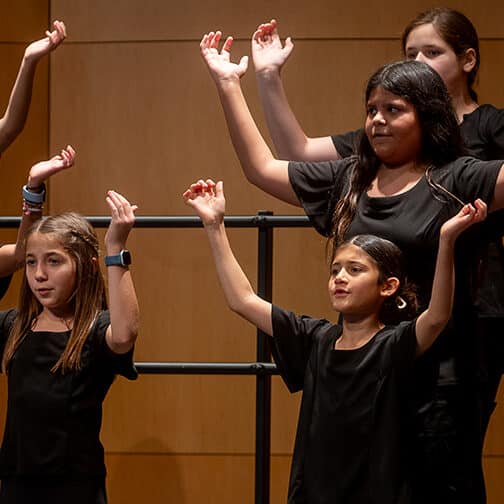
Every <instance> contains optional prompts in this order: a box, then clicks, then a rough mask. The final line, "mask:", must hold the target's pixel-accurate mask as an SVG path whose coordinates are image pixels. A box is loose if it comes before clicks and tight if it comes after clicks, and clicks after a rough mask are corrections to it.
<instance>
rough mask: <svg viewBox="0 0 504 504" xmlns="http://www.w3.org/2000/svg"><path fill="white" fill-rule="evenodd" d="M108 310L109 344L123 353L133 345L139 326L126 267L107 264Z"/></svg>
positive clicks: (137, 310)
mask: <svg viewBox="0 0 504 504" xmlns="http://www.w3.org/2000/svg"><path fill="white" fill-rule="evenodd" d="M107 275H108V292H109V312H110V329H111V334H110V339H109V345H110V347H111V349H112V350H113V351H114V352H116V353H125V352H127V351H129V350H131V348H132V347H133V345H134V343H135V341H136V338H137V335H138V327H139V319H140V310H139V307H138V300H137V296H136V292H135V287H134V284H133V279H132V277H131V272H130V271H129V269H128V268H125V267H122V266H108V267H107Z"/></svg>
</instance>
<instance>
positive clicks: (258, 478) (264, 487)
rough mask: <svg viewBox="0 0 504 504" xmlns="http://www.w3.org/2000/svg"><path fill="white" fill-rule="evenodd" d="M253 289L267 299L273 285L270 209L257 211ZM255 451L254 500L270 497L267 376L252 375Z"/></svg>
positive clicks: (260, 340)
mask: <svg viewBox="0 0 504 504" xmlns="http://www.w3.org/2000/svg"><path fill="white" fill-rule="evenodd" d="M258 215H259V217H258V219H259V226H258V252H257V293H258V294H259V296H261V297H262V298H263V299H266V300H267V301H271V299H272V290H273V289H272V286H273V229H272V228H271V227H269V226H267V225H265V224H264V219H261V216H263V215H273V212H268V211H260V212H258ZM267 339H268V336H267V335H266V334H265V333H263V332H262V331H260V330H259V329H258V330H257V362H269V361H270V360H271V353H270V350H269V346H268V341H267ZM255 444H256V451H255V504H269V501H270V496H269V494H270V452H271V376H270V375H268V374H262V375H261V374H258V375H257V377H256V438H255Z"/></svg>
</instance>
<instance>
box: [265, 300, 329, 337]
mask: <svg viewBox="0 0 504 504" xmlns="http://www.w3.org/2000/svg"><path fill="white" fill-rule="evenodd" d="M271 317H272V322H273V337H275V336H277V335H278V334H279V333H283V332H285V331H287V332H289V333H293V334H297V335H300V336H308V337H316V336H319V337H320V336H321V334H323V333H326V332H327V331H329V330H330V329H332V328H333V327H334V324H332V323H331V322H329V321H328V320H326V319H323V318H314V317H310V316H308V315H296V314H295V313H293V312H291V311H289V310H284V309H283V308H280V307H279V306H276V305H272V311H271Z"/></svg>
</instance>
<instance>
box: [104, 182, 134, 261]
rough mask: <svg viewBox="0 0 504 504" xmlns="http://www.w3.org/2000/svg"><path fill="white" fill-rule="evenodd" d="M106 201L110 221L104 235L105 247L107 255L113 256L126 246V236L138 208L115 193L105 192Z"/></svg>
mask: <svg viewBox="0 0 504 504" xmlns="http://www.w3.org/2000/svg"><path fill="white" fill-rule="evenodd" d="M106 201H107V204H108V206H109V208H110V214H111V216H112V219H111V221H110V225H109V227H108V229H107V232H106V233H105V246H106V248H107V253H108V254H115V253H118V252H120V251H121V250H122V249H123V248H125V246H126V240H127V239H128V235H129V233H130V231H131V228H132V227H133V225H134V224H135V211H136V210H137V209H138V207H137V205H132V204H131V203H130V202H129V201H128V200H127V199H126V198H125V197H124V196H122V195H121V194H119V193H118V192H115V191H108V192H107V197H106Z"/></svg>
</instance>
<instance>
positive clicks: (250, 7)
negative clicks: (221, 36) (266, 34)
mask: <svg viewBox="0 0 504 504" xmlns="http://www.w3.org/2000/svg"><path fill="white" fill-rule="evenodd" d="M433 5H435V4H433V3H432V2H431V1H426V0H413V1H411V2H408V3H407V4H405V3H404V2H400V1H398V0H393V1H389V2H387V4H386V5H384V4H383V2H380V1H378V0H373V1H370V2H360V3H355V2H343V1H341V0H340V1H334V0H318V1H317V2H304V1H302V0H290V1H287V0H275V1H273V2H272V1H270V0H259V1H254V2H233V1H232V0H223V1H221V2H219V4H218V6H217V5H216V4H213V3H205V2H199V1H198V0H188V1H187V2H184V3H169V2H160V1H159V0H145V1H143V2H138V1H134V0H116V1H115V2H113V3H110V2H102V1H100V0H53V2H52V12H53V15H55V16H58V17H60V18H62V19H65V20H66V21H67V22H68V24H69V25H71V26H72V27H73V28H72V29H73V35H72V37H73V38H74V40H79V41H110V40H173V39H184V40H185V39H198V40H199V39H200V38H201V35H202V34H203V33H205V32H206V31H209V30H212V29H214V30H215V29H223V30H225V31H227V32H230V33H231V34H233V35H234V36H236V37H239V38H247V39H248V38H249V37H250V35H251V34H252V33H253V31H254V30H255V27H256V26H257V25H258V24H259V23H261V22H263V21H266V20H269V19H271V18H272V17H275V18H277V19H278V20H280V21H281V23H282V26H285V29H286V32H285V33H289V34H291V35H293V36H294V37H298V38H301V37H314V38H363V37H364V38H370V37H372V38H376V37H378V38H383V37H386V38H390V37H397V36H398V35H399V34H400V32H401V30H402V27H403V26H404V25H405V24H406V23H407V22H408V21H409V20H410V19H411V18H412V17H414V16H415V15H416V14H417V13H418V12H419V11H422V10H425V9H427V8H430V7H432V6H433ZM443 5H448V6H452V7H455V8H457V9H460V10H462V11H463V12H465V13H467V15H468V16H469V17H470V18H471V19H472V20H473V22H474V23H475V24H476V26H478V28H479V32H480V36H482V37H496V36H502V34H503V29H502V24H501V22H500V20H501V19H502V18H503V17H504V6H503V5H502V2H497V1H495V0H484V1H482V2H478V3H477V4H475V3H473V2H471V1H470V0H458V1H456V0H448V1H446V2H444V4H443ZM118 19H120V22H119V21H118Z"/></svg>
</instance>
